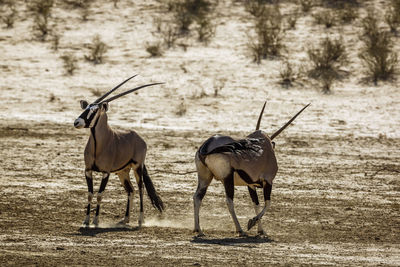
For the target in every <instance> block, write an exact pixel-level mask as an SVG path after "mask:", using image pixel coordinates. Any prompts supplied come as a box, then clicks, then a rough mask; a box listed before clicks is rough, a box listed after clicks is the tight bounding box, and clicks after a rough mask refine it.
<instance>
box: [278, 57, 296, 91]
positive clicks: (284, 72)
mask: <svg viewBox="0 0 400 267" xmlns="http://www.w3.org/2000/svg"><path fill="white" fill-rule="evenodd" d="M279 76H280V78H281V81H280V84H281V85H282V86H283V87H285V88H289V87H290V86H292V85H293V82H294V81H295V76H296V74H295V71H294V70H293V68H292V66H291V64H290V62H289V61H285V62H284V63H283V66H282V67H281V70H280V72H279Z"/></svg>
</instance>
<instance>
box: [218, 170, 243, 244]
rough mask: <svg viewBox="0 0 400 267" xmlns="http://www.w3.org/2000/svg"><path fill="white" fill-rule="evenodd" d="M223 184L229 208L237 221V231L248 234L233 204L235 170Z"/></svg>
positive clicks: (234, 220)
mask: <svg viewBox="0 0 400 267" xmlns="http://www.w3.org/2000/svg"><path fill="white" fill-rule="evenodd" d="M223 184H224V187H225V194H226V203H227V205H228V209H229V212H230V214H231V216H232V219H233V222H234V223H235V227H236V232H237V233H238V234H239V236H246V233H245V232H244V231H243V230H242V227H240V224H239V220H238V219H237V217H236V213H235V208H234V206H233V196H234V194H235V186H234V181H233V170H232V171H231V172H230V173H229V175H228V176H227V177H226V178H225V179H224V181H223Z"/></svg>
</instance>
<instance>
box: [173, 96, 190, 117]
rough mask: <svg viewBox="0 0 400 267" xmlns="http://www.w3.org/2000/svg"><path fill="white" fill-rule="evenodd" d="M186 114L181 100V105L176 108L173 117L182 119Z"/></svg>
mask: <svg viewBox="0 0 400 267" xmlns="http://www.w3.org/2000/svg"><path fill="white" fill-rule="evenodd" d="M186 112H187V108H186V104H185V101H183V100H182V102H181V104H180V105H179V106H178V107H177V110H176V111H175V115H177V116H179V117H182V116H183V115H185V114H186Z"/></svg>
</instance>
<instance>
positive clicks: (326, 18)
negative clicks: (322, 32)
mask: <svg viewBox="0 0 400 267" xmlns="http://www.w3.org/2000/svg"><path fill="white" fill-rule="evenodd" d="M313 17H314V20H315V22H316V23H317V24H323V25H325V27H326V28H331V27H332V26H334V25H335V24H336V15H335V13H334V12H333V11H331V10H325V11H322V12H319V13H316V14H314V15H313Z"/></svg>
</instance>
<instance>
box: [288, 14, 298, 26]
mask: <svg viewBox="0 0 400 267" xmlns="http://www.w3.org/2000/svg"><path fill="white" fill-rule="evenodd" d="M297 19H298V15H297V13H295V14H292V15H290V16H288V17H287V19H286V21H287V23H288V25H289V28H290V29H295V28H296V23H297Z"/></svg>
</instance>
